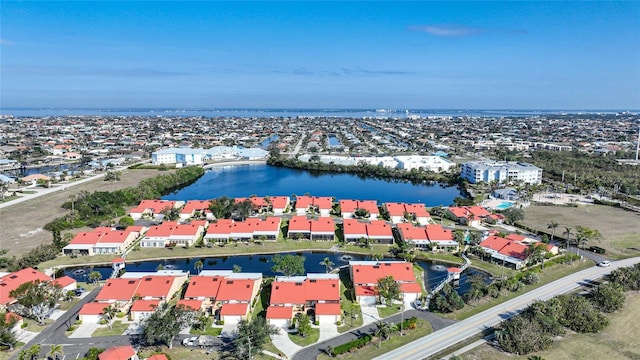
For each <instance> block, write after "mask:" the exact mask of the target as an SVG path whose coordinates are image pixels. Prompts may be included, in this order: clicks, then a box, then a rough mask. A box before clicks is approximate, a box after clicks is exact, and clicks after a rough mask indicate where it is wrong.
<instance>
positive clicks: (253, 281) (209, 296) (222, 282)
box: [182, 270, 262, 324]
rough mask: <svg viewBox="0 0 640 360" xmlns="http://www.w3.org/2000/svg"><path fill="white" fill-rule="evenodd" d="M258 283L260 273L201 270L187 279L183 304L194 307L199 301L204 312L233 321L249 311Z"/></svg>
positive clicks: (258, 289)
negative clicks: (198, 273)
mask: <svg viewBox="0 0 640 360" xmlns="http://www.w3.org/2000/svg"><path fill="white" fill-rule="evenodd" d="M261 283H262V274H261V273H234V272H233V271H231V270H203V271H201V272H200V275H198V276H192V277H191V279H190V280H189V284H188V285H187V290H186V291H185V294H184V301H183V302H182V304H183V305H185V306H190V307H195V306H198V304H197V303H196V302H200V304H199V308H200V309H202V310H204V311H205V312H206V313H207V314H210V315H214V316H215V318H216V319H217V320H222V321H224V322H225V324H235V323H237V322H238V321H240V320H241V319H246V318H247V316H248V315H249V313H250V312H251V310H252V305H253V302H254V299H255V298H256V297H257V296H258V293H259V291H260V285H261ZM188 301H192V302H191V303H189V302H188Z"/></svg>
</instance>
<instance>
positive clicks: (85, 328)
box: [69, 321, 99, 339]
mask: <svg viewBox="0 0 640 360" xmlns="http://www.w3.org/2000/svg"><path fill="white" fill-rule="evenodd" d="M98 326H99V325H98V323H95V322H91V321H87V322H83V323H82V324H81V325H80V326H78V328H77V329H76V331H74V332H73V333H72V334H71V335H69V338H70V339H77V338H90V337H91V334H93V332H94V331H96V329H97V328H98Z"/></svg>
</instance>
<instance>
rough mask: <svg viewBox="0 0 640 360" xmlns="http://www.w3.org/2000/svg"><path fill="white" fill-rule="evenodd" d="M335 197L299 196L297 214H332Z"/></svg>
mask: <svg viewBox="0 0 640 360" xmlns="http://www.w3.org/2000/svg"><path fill="white" fill-rule="evenodd" d="M332 207H333V199H332V198H330V197H328V196H297V197H296V215H298V216H303V215H306V214H317V215H320V217H329V216H331V208H332Z"/></svg>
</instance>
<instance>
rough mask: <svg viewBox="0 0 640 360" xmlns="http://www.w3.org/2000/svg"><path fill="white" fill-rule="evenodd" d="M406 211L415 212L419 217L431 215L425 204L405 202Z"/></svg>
mask: <svg viewBox="0 0 640 360" xmlns="http://www.w3.org/2000/svg"><path fill="white" fill-rule="evenodd" d="M404 208H405V211H406V212H408V213H410V214H414V215H415V216H417V217H429V216H431V215H430V214H429V212H428V211H427V208H425V207H424V204H404Z"/></svg>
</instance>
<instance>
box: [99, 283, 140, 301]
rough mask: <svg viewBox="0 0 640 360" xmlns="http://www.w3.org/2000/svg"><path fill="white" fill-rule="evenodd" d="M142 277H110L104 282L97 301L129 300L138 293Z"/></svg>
mask: <svg viewBox="0 0 640 360" xmlns="http://www.w3.org/2000/svg"><path fill="white" fill-rule="evenodd" d="M139 284H140V279H124V278H116V279H109V280H107V282H106V283H105V284H104V286H103V287H102V289H100V292H99V293H98V296H96V301H123V302H128V301H129V300H131V298H132V297H133V295H135V294H136V290H137V289H138V285H139Z"/></svg>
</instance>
